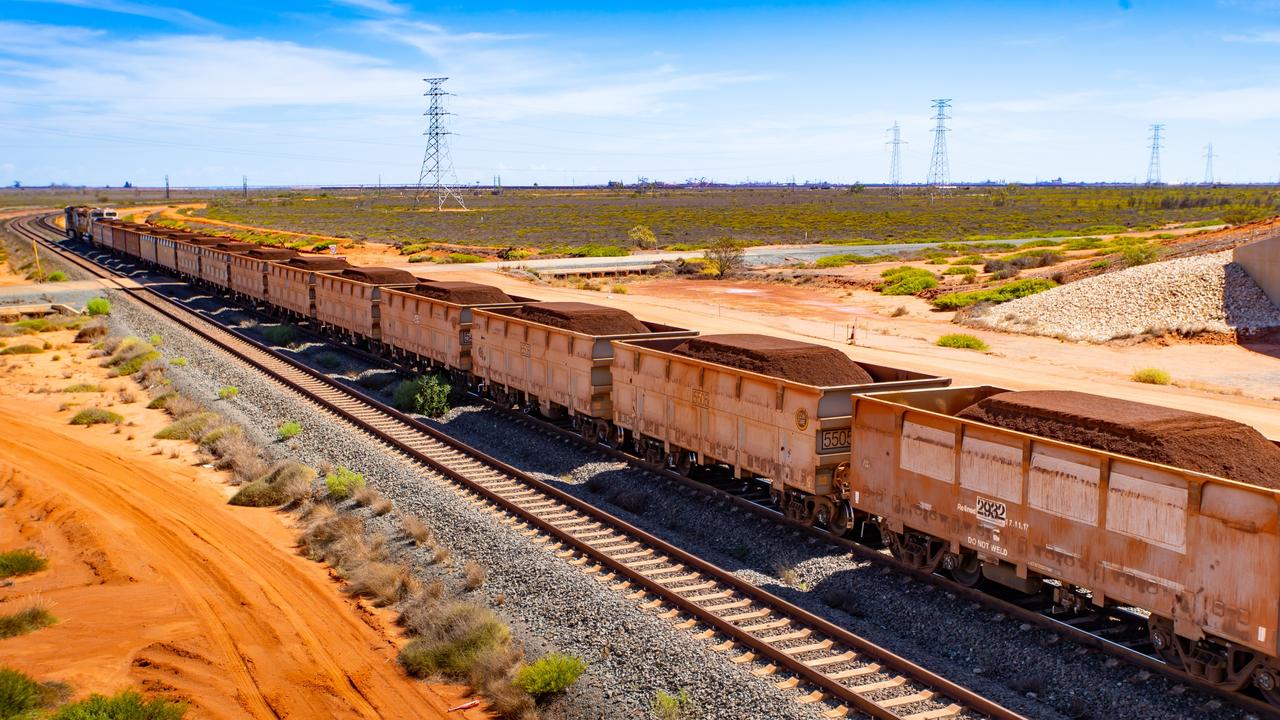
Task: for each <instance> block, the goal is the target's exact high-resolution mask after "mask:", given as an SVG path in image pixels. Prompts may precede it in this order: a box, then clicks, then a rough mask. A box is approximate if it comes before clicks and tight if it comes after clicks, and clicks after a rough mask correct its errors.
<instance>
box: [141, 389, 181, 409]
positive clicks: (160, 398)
mask: <svg viewBox="0 0 1280 720" xmlns="http://www.w3.org/2000/svg"><path fill="white" fill-rule="evenodd" d="M177 395H178V393H176V392H173V391H169V392H166V393H160V394H159V395H157V396H155V397H153V398H151V402H149V403H147V409H149V410H163V409H164V406H165V404H166V403H168V402H169V401H170V400H172V399H173V398H175V397H177Z"/></svg>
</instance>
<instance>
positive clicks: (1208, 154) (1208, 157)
mask: <svg viewBox="0 0 1280 720" xmlns="http://www.w3.org/2000/svg"><path fill="white" fill-rule="evenodd" d="M1214 182H1215V180H1214V178H1213V143H1209V144H1208V145H1206V146H1205V148H1204V184H1205V185H1212V184H1213V183H1214Z"/></svg>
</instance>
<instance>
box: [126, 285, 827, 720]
mask: <svg viewBox="0 0 1280 720" xmlns="http://www.w3.org/2000/svg"><path fill="white" fill-rule="evenodd" d="M112 295H113V297H112V302H113V305H114V306H115V309H114V311H113V313H112V316H111V319H112V324H113V330H114V332H116V333H121V334H133V335H140V336H143V337H146V336H149V335H151V334H153V333H158V334H160V335H161V337H162V338H163V339H164V342H163V344H162V346H161V349H162V352H163V354H164V356H165V357H166V358H172V357H177V356H183V357H186V358H187V359H188V364H187V365H186V366H183V367H171V368H170V369H169V376H170V378H171V380H172V382H173V385H174V387H175V388H176V389H178V390H180V391H181V392H183V393H186V394H188V395H190V396H191V397H193V398H196V399H199V400H201V401H203V402H206V403H207V404H208V405H209V406H210V407H211V408H213V409H216V410H218V411H219V412H221V413H223V414H225V415H226V416H227V417H228V418H230V419H231V420H233V421H236V422H239V423H241V424H243V425H244V426H245V429H246V432H247V433H248V435H249V436H250V437H251V438H252V439H254V440H255V441H257V442H259V443H262V444H264V445H265V446H266V447H267V448H268V452H269V454H271V455H275V456H277V457H280V456H286V455H287V456H289V457H292V458H294V459H296V460H299V461H301V462H304V463H307V464H311V465H314V466H317V467H325V466H338V465H341V466H345V467H348V468H351V469H354V470H357V471H359V472H363V473H364V474H365V476H366V477H367V478H368V480H369V484H370V486H371V487H373V488H375V489H376V490H378V491H379V492H381V493H382V494H383V495H385V496H386V497H387V498H389V499H391V500H392V501H393V502H394V503H395V505H396V508H397V510H398V511H399V512H402V513H406V514H412V515H415V516H417V517H419V518H421V519H422V520H423V521H424V522H425V523H426V524H427V525H428V526H429V527H430V528H431V529H432V531H433V532H434V534H435V535H436V537H437V538H440V539H441V540H442V541H444V542H445V543H446V545H447V547H448V548H449V549H450V550H451V551H452V553H453V561H452V563H451V567H450V568H442V567H441V566H439V565H432V564H431V560H432V558H431V552H430V551H429V550H428V549H427V548H412V547H408V546H405V547H403V548H402V550H401V552H403V553H405V554H406V557H407V558H408V559H411V560H412V561H413V563H414V565H415V567H416V568H417V569H418V570H419V572H420V573H422V574H423V575H424V576H425V577H426V578H428V579H430V578H432V577H433V576H440V577H444V578H447V579H448V582H449V584H450V585H451V586H455V587H456V586H460V585H461V583H462V580H461V570H460V569H461V568H462V566H463V565H464V564H465V563H466V562H467V561H468V560H474V561H476V562H477V563H479V564H480V565H482V566H483V567H485V568H486V570H487V572H488V580H487V581H486V582H485V584H484V585H483V586H482V587H481V588H480V589H478V590H476V591H473V592H472V593H471V595H472V596H473V597H472V599H475V600H481V599H482V598H483V599H484V600H488V604H490V605H491V606H493V607H494V608H495V610H496V611H497V612H499V613H500V614H501V615H502V616H503V617H504V618H505V619H506V620H507V621H509V622H510V623H511V624H512V627H513V632H514V634H515V635H516V637H517V638H519V639H520V640H521V641H522V642H524V644H525V645H526V648H527V650H528V651H529V654H530V655H533V656H537V655H539V654H541V652H542V651H543V650H545V649H558V650H560V651H563V652H568V653H572V654H575V655H578V656H580V657H582V658H583V659H584V660H586V662H587V664H588V669H587V673H586V674H585V675H584V676H583V677H582V679H580V680H579V682H578V684H577V685H575V686H574V687H573V688H572V689H571V690H570V691H569V693H568V696H567V697H566V698H563V699H561V700H560V701H557V703H556V708H555V715H554V716H555V717H565V718H617V717H647V716H649V714H650V708H651V705H652V702H653V699H654V697H655V694H656V693H657V691H659V690H662V691H666V692H670V693H677V692H679V691H680V690H681V689H686V690H687V691H688V693H689V695H690V697H691V698H692V699H693V702H694V705H695V707H696V708H697V712H696V717H706V718H724V719H725V720H729V719H736V718H748V717H769V718H786V719H793V718H794V719H796V720H799V719H802V718H806V719H812V718H816V717H818V714H817V713H818V711H819V710H821V709H822V708H821V706H816V707H815V706H804V705H799V704H797V703H795V702H794V701H792V700H791V699H789V697H788V696H787V694H786V693H784V691H780V690H778V689H777V688H775V687H774V686H773V683H772V682H771V681H770V680H768V679H761V678H756V677H753V676H752V675H751V674H750V672H749V670H750V666H749V665H748V666H734V665H732V664H730V663H729V662H728V660H727V658H726V657H725V656H724V655H721V654H718V653H716V652H714V651H713V650H711V649H710V644H711V643H708V642H703V641H698V640H695V639H694V638H693V637H692V636H691V635H690V634H689V633H688V632H687V631H682V630H677V629H675V628H674V627H673V625H672V624H671V623H669V622H668V621H665V620H661V619H659V618H657V617H656V616H654V615H653V614H651V613H646V612H644V611H641V610H640V609H639V608H638V606H637V605H636V604H635V603H633V602H632V601H629V600H627V599H626V598H625V597H624V596H622V595H621V594H619V593H616V592H614V591H611V590H609V589H608V588H607V587H605V586H603V585H602V584H601V583H599V582H598V581H597V580H595V579H594V577H593V576H588V575H586V574H584V573H582V572H581V571H579V570H577V569H574V568H573V567H571V566H570V565H568V563H567V562H566V561H564V560H560V559H558V558H555V557H554V556H553V555H552V554H551V553H550V552H549V551H548V549H547V547H546V546H543V545H536V544H534V543H532V542H530V541H529V539H528V538H527V537H525V536H524V535H522V534H520V533H519V532H518V531H517V530H513V529H512V528H511V527H509V526H507V525H504V524H502V523H500V522H498V521H497V520H496V518H495V516H493V515H491V514H488V513H485V512H483V511H481V510H480V509H479V508H477V507H476V506H474V505H472V504H471V503H469V502H467V501H466V500H464V499H463V498H462V497H461V496H460V495H459V494H458V493H457V492H456V491H455V490H454V489H452V486H450V485H448V484H447V483H446V482H445V481H444V480H443V479H441V478H439V477H436V476H434V475H432V474H430V473H427V472H424V471H422V470H421V469H419V468H418V467H417V466H416V465H413V464H410V463H409V462H408V461H407V459H406V458H403V457H401V456H399V455H398V454H397V453H395V452H394V451H392V450H390V449H389V448H387V447H386V446H383V445H381V444H379V443H377V442H376V441H374V440H373V439H372V438H370V437H368V436H366V435H363V434H361V433H358V432H354V431H352V430H350V429H348V428H346V427H345V426H341V425H339V424H338V423H336V422H335V420H334V419H333V418H332V417H331V416H329V415H327V414H325V413H323V412H320V411H318V410H316V409H315V408H314V407H313V406H311V404H310V403H308V402H306V401H303V400H301V399H299V398H297V397H296V396H295V395H293V394H292V393H288V392H285V391H282V390H281V388H280V387H279V386H278V385H276V384H274V383H271V382H269V381H267V380H265V379H264V378H263V377H262V376H260V375H258V374H257V373H256V372H253V371H250V370H247V369H246V368H244V367H243V366H242V365H240V364H239V363H238V362H236V361H234V360H232V359H230V358H229V357H227V356H225V355H224V354H223V353H222V352H220V351H215V350H211V349H210V347H209V346H208V345H207V344H206V343H204V342H203V341H200V340H198V339H196V338H194V337H193V336H191V335H190V334H189V332H188V331H186V330H185V329H183V328H180V327H178V326H177V325H175V324H174V323H172V322H171V321H169V320H167V319H165V318H162V317H160V316H158V315H157V314H155V313H153V312H152V311H150V310H148V309H145V308H142V307H139V306H137V305H135V304H133V303H130V302H128V301H127V300H126V299H125V296H124V294H123V293H118V292H116V293H112ZM226 385H233V386H236V387H238V388H239V394H238V395H237V396H236V397H234V398H233V399H230V400H225V401H215V398H216V397H217V391H218V389H219V388H220V387H223V386H226ZM284 420H294V421H297V422H299V423H301V425H302V427H303V432H302V434H301V435H300V436H299V437H298V438H296V439H295V440H293V441H290V442H289V443H288V444H287V445H284V444H280V443H276V442H274V441H275V437H276V428H277V426H278V424H279V423H280V422H282V421H284ZM373 522H374V523H375V525H378V524H380V525H381V526H382V527H383V528H384V529H386V530H387V531H388V532H389V533H390V534H391V535H392V537H393V538H400V537H401V536H402V535H401V533H399V531H398V530H397V529H396V525H397V522H398V521H397V520H395V518H394V513H393V514H391V515H387V516H384V517H381V518H375V519H374V520H373ZM400 544H401V545H404V544H403V543H400ZM335 591H336V589H335Z"/></svg>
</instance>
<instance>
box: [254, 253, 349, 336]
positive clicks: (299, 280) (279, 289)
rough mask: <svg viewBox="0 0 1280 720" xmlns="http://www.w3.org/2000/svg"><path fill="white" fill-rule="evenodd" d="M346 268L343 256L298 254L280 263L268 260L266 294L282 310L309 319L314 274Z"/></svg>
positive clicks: (312, 314) (313, 305) (313, 307)
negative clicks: (269, 262) (269, 263)
mask: <svg viewBox="0 0 1280 720" xmlns="http://www.w3.org/2000/svg"><path fill="white" fill-rule="evenodd" d="M349 267H351V266H350V265H348V264H347V261H346V258H341V257H336V256H323V255H299V256H297V257H294V258H289V259H288V260H285V261H284V262H272V263H271V266H270V268H269V269H268V271H267V297H269V298H271V304H272V305H273V306H274V307H276V308H278V309H280V310H281V311H283V312H284V313H286V314H288V315H294V316H297V317H300V318H302V319H304V320H313V319H315V316H316V276H317V275H320V274H323V273H335V272H342V271H343V270H345V269H347V268H349Z"/></svg>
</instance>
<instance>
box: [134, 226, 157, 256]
mask: <svg viewBox="0 0 1280 720" xmlns="http://www.w3.org/2000/svg"><path fill="white" fill-rule="evenodd" d="M135 227H136V228H137V230H138V257H140V258H142V259H143V260H145V261H147V262H149V263H151V264H152V265H156V264H157V258H158V253H159V243H160V239H159V238H158V237H157V236H156V234H155V233H154V232H152V228H151V226H149V225H137V226H135Z"/></svg>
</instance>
